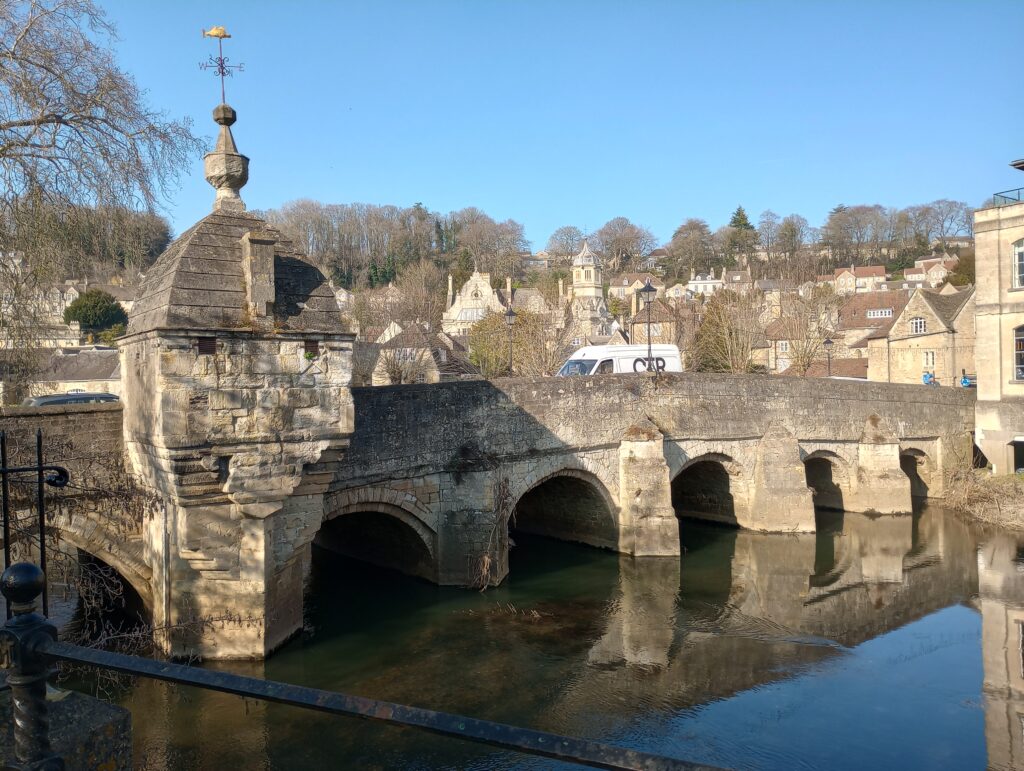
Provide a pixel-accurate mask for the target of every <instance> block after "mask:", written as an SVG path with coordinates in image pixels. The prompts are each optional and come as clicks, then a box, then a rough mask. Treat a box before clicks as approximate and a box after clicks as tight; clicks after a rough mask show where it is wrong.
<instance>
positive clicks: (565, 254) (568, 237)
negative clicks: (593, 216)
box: [547, 225, 583, 265]
mask: <svg viewBox="0 0 1024 771" xmlns="http://www.w3.org/2000/svg"><path fill="white" fill-rule="evenodd" d="M582 248H583V231H582V230H580V229H579V228H578V227H575V226H574V225H563V226H562V227H560V228H559V229H558V230H556V231H555V232H554V233H552V234H551V238H549V239H548V245H547V250H548V253H549V254H551V255H552V256H553V257H555V258H557V260H558V263H559V264H563V265H568V264H569V263H571V262H572V258H573V257H574V256H575V255H577V254H579V252H580V249H582Z"/></svg>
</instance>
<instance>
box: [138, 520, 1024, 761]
mask: <svg viewBox="0 0 1024 771" xmlns="http://www.w3.org/2000/svg"><path fill="white" fill-rule="evenodd" d="M515 540H516V542H517V546H516V548H515V549H514V551H513V554H512V562H511V573H510V577H509V579H508V581H507V582H506V583H505V584H504V585H503V586H501V587H499V588H497V589H495V590H491V591H488V592H486V593H484V594H480V593H476V592H467V591H464V590H458V589H445V588H438V587H434V586H432V585H429V584H426V583H423V582H420V581H418V580H415V579H410V578H406V577H403V576H400V575H397V574H394V573H389V572H386V571H381V570H376V569H372V568H368V567H366V566H365V565H361V564H359V563H355V562H349V561H345V560H340V559H338V558H337V557H336V556H335V555H333V554H327V553H321V554H318V555H317V559H316V560H315V564H314V572H313V576H312V579H311V587H310V596H309V602H308V607H307V632H306V634H304V635H303V636H302V638H300V639H297V640H295V641H293V642H292V643H290V644H289V645H288V646H287V647H286V648H285V649H283V650H282V651H281V652H279V653H278V654H277V655H275V656H274V657H273V658H272V659H270V660H269V661H267V662H265V663H260V664H250V665H243V664H232V665H225V666H228V667H230V668H231V669H234V670H236V671H240V672H244V673H246V674H253V675H257V676H264V677H268V678H274V679H277V680H283V681H288V682H293V683H300V684H305V685H311V686H317V687H321V688H329V689H336V690H344V691H348V692H352V693H356V694H360V695H366V696H373V697H377V698H382V699H388V700H393V701H399V702H405V703H410V704H414V705H417V706H424V707H432V708H436V709H444V710H450V711H456V712H460V713H464V714H469V715H473V716H479V717H484V718H489V719H493V720H500V721H503V722H512V723H518V724H521V725H526V726H530V727H534V728H539V729H543V730H550V731H555V732H562V733H568V734H571V735H577V736H582V737H590V738H599V739H602V740H605V741H609V742H612V743H621V744H624V745H628V746H633V747H637V748H642V749H647V750H651V751H655V752H660V753H664V754H669V755H674V756H678V757H682V758H687V759H692V760H699V761H704V762H708V763H713V764H717V765H722V766H728V767H735V768H793V767H808V768H812V767H823V766H828V767H833V768H850V769H854V768H857V769H860V768H867V767H879V768H882V767H885V768H890V767H900V768H956V769H963V768H982V767H984V766H985V765H986V764H991V765H992V766H993V767H997V768H1015V767H1017V765H1015V764H1022V763H1024V659H1022V651H1024V647H1022V640H1024V637H1022V628H1024V627H1022V626H1021V624H1024V560H1022V556H1021V555H1024V537H1020V538H1016V537H1013V536H1010V535H1007V534H1006V533H1001V532H988V531H981V530H978V529H977V528H972V527H969V526H968V525H966V524H964V523H963V522H961V521H960V520H958V519H956V518H954V517H951V516H948V515H945V514H943V513H942V512H941V511H938V510H931V511H926V512H924V513H920V514H917V515H915V516H913V517H911V516H903V517H869V516H867V515H860V514H845V515H842V514H836V515H822V518H821V519H820V521H819V532H818V533H817V534H816V535H764V534H758V533H750V532H746V531H737V530H730V529H726V528H721V527H717V526H712V525H706V524H701V523H697V522H690V521H685V522H684V523H683V536H682V543H683V546H684V549H685V553H684V554H683V556H682V558H680V559H674V558H673V559H670V558H644V559H630V558H626V557H619V556H617V555H614V554H609V553H606V552H601V551H598V550H594V549H590V548H586V547H578V546H574V545H571V544H564V543H558V542H554V541H549V540H545V539H542V538H531V537H527V536H517V537H516V539H515ZM979 585H980V592H979ZM979 595H980V596H979ZM979 609H980V617H979V613H978V610H979ZM983 661H984V669H983V667H982V662H983ZM983 683H984V685H983ZM123 702H124V703H125V704H126V705H128V706H129V707H130V708H131V709H132V711H133V717H134V720H135V730H136V734H135V736H136V759H137V761H138V764H139V765H140V766H144V767H148V768H168V769H169V768H214V767H224V766H226V765H227V766H230V765H234V766H237V767H240V768H260V767H266V768H282V769H284V768H310V767H313V768H319V767H359V768H423V769H428V768H480V769H484V768H540V767H545V768H546V767H552V765H553V764H552V763H551V762H550V761H538V760H531V759H529V758H524V757H521V756H515V755H511V754H507V753H496V752H492V751H489V750H487V749H486V748H476V747H472V746H465V745H461V744H459V743H457V742H454V741H452V740H445V739H440V738H436V737H430V736H425V735H422V734H418V733H415V732H412V731H405V730H399V729H394V728H389V727H381V726H376V725H370V724H366V723H360V722H355V721H350V720H345V719H340V718H333V717H328V716H322V715H309V714H306V713H303V712H301V711H298V710H294V709H289V708H285V707H280V706H277V705H264V704H260V703H255V702H249V703H243V702H242V701H241V700H239V699H236V698H234V697H228V696H223V695H219V694H210V693H204V692H197V691H193V690H190V689H179V688H173V687H169V686H165V685H162V684H156V683H144V682H140V683H138V684H137V685H136V686H135V687H134V688H133V689H131V690H130V691H127V692H125V693H124V694H123ZM986 746H987V750H986ZM986 753H987V754H986Z"/></svg>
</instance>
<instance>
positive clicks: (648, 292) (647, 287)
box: [640, 279, 658, 372]
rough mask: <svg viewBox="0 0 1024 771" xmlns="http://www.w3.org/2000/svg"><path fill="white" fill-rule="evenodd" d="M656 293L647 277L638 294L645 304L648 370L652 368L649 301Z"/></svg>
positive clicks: (650, 301)
mask: <svg viewBox="0 0 1024 771" xmlns="http://www.w3.org/2000/svg"><path fill="white" fill-rule="evenodd" d="M656 294H658V290H657V289H655V288H654V287H653V286H651V280H650V279H647V283H645V284H644V288H643V289H641V290H640V295H641V296H642V297H643V298H644V304H645V305H646V306H647V371H648V372H650V371H651V370H653V369H654V359H653V358H652V356H651V303H652V302H654V296H655V295H656Z"/></svg>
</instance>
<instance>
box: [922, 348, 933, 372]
mask: <svg viewBox="0 0 1024 771" xmlns="http://www.w3.org/2000/svg"><path fill="white" fill-rule="evenodd" d="M924 368H925V369H935V351H925V352H924Z"/></svg>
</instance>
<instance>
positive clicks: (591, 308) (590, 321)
mask: <svg viewBox="0 0 1024 771" xmlns="http://www.w3.org/2000/svg"><path fill="white" fill-rule="evenodd" d="M570 296H571V298H572V299H571V302H570V304H569V313H570V315H571V316H572V327H573V330H574V339H576V340H579V341H580V344H582V341H583V340H586V339H590V338H593V337H607V336H608V335H610V334H611V333H612V328H611V324H612V315H611V313H609V312H608V305H607V304H606V303H605V299H604V281H603V280H602V279H601V263H600V261H599V260H598V259H597V255H596V254H594V253H593V252H592V251H590V244H588V243H587V241H586V239H584V240H583V248H582V249H581V250H580V253H579V254H577V255H576V256H575V257H574V258H573V261H572V288H571V289H570Z"/></svg>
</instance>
